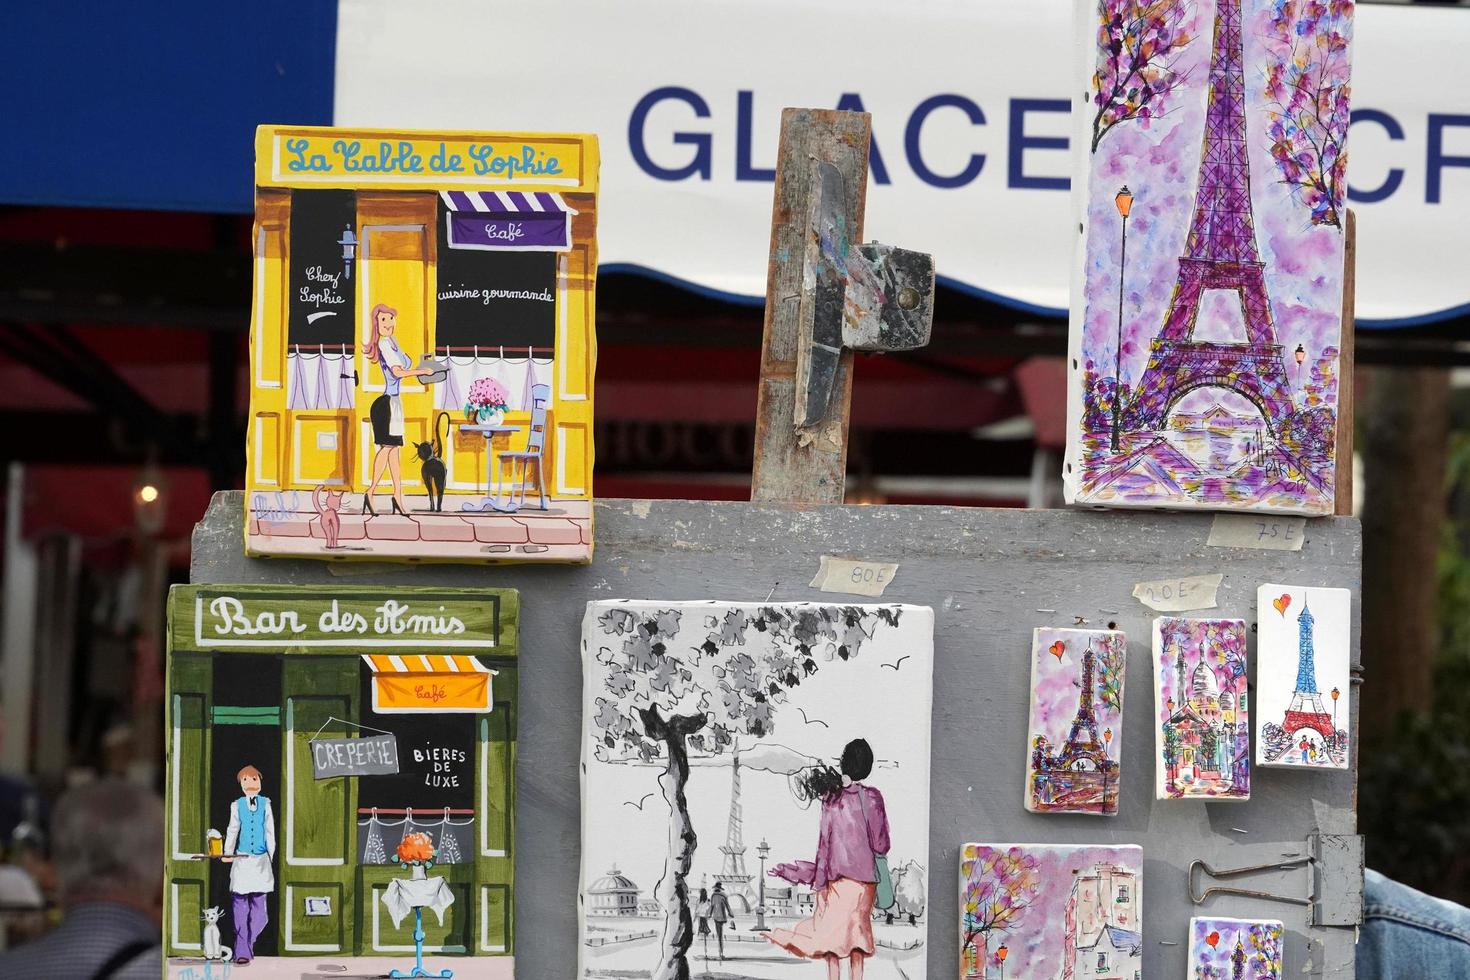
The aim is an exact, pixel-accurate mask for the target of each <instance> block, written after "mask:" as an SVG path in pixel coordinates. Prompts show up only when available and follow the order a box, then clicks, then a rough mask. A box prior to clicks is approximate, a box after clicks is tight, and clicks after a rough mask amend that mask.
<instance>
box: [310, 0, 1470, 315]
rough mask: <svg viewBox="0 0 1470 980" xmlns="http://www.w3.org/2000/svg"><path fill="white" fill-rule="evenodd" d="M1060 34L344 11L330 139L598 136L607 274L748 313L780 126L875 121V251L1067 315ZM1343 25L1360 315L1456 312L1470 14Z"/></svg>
mask: <svg viewBox="0 0 1470 980" xmlns="http://www.w3.org/2000/svg"><path fill="white" fill-rule="evenodd" d="M1199 2H1201V3H1208V2H1209V0H1199ZM1248 2H1265V0H1248ZM1070 11H1071V4H1070V3H1069V2H1068V0H1025V2H1014V0H1009V2H1001V0H967V2H957V0H927V2H924V3H911V4H896V3H879V2H877V0H844V2H837V0H780V2H775V0H703V2H700V3H696V4H688V3H676V2H673V0H619V2H617V3H593V2H587V0H581V2H579V0H540V2H537V3H516V4H512V3H503V2H502V3H485V2H483V0H478V2H477V0H434V2H423V3H412V4H408V3H395V2H392V0H341V3H340V6H339V13H338V37H337V81H336V107H335V122H336V124H337V125H340V126H399V127H414V128H437V129H499V130H507V129H509V130H531V131H536V130H540V131H563V132H566V131H570V132H590V133H596V134H598V135H599V137H600V138H601V142H602V181H603V183H602V191H603V193H602V195H601V198H600V200H599V208H600V209H601V214H600V215H599V226H598V239H599V249H600V253H601V261H602V264H603V268H604V269H627V268H630V267H637V268H639V269H642V270H646V271H650V272H652V273H655V274H658V275H661V276H665V277H668V278H671V279H675V280H678V281H681V282H683V283H686V284H690V285H693V286H696V287H699V288H703V289H708V290H713V291H715V292H718V293H725V294H732V295H734V296H737V297H746V298H757V299H758V298H760V297H762V296H763V295H764V293H765V277H766V256H767V250H768V247H769V242H770V217H771V181H772V171H771V168H772V167H773V166H774V162H775V157H776V141H777V137H778V133H779V128H780V113H781V109H782V107H784V106H809V107H817V108H821V107H840V108H849V109H858V108H861V109H866V110H867V111H869V112H871V113H872V114H873V141H874V152H873V156H872V161H871V170H870V174H869V188H868V206H867V218H866V223H865V231H866V237H867V238H869V239H877V240H880V241H884V242H888V243H891V244H894V245H901V246H904V247H907V248H914V249H920V250H923V251H927V252H932V253H933V254H934V257H935V262H936V264H937V266H938V271H939V273H940V276H941V277H942V280H943V281H944V282H946V283H948V284H949V285H953V286H956V287H959V288H961V289H965V290H968V291H971V292H976V293H981V294H984V295H986V296H989V297H992V298H995V299H999V300H1002V301H1004V302H1007V303H1009V304H1011V305H1015V306H1020V307H1022V308H1032V309H1035V310H1037V311H1038V312H1040V313H1045V314H1047V315H1052V316H1058V317H1061V316H1065V315H1066V312H1065V311H1066V308H1067V305H1068V292H1069V283H1068V276H1069V272H1070V269H1071V268H1072V264H1071V256H1072V243H1073V238H1074V237H1075V236H1073V235H1070V234H1069V233H1068V223H1069V218H1068V214H1069V211H1068V202H1067V188H1068V184H1069V180H1068V175H1069V174H1070V173H1071V171H1072V163H1071V159H1070V154H1069V150H1068V149H1067V146H1068V139H1069V136H1070V134H1071V132H1072V130H1071V125H1070V122H1069V118H1068V117H1069V111H1068V109H1069V106H1070V105H1071V104H1074V103H1076V102H1077V101H1078V99H1079V97H1080V96H1081V94H1082V93H1069V92H1068V91H1067V87H1068V84H1069V78H1070V77H1071V65H1072V61H1071V60H1070V59H1071V58H1072V57H1073V55H1074V53H1075V50H1076V49H1075V44H1076V43H1077V42H1076V40H1075V38H1076V36H1077V35H1076V33H1075V32H1074V30H1073V27H1072V23H1071V12H1070ZM1357 17H1358V20H1357V25H1356V37H1355V46H1356V51H1355V54H1354V83H1353V89H1354V91H1353V105H1354V117H1355V123H1354V126H1353V129H1352V139H1351V162H1350V164H1349V167H1348V176H1349V185H1350V199H1349V203H1350V204H1351V206H1352V207H1353V208H1354V209H1355V210H1356V211H1357V213H1358V294H1357V309H1358V316H1359V318H1360V320H1362V321H1379V324H1380V325H1384V326H1388V325H1406V324H1409V323H1413V322H1417V321H1420V320H1423V319H1437V318H1440V317H1443V316H1445V315H1448V314H1451V313H1464V312H1470V271H1467V268H1470V267H1467V261H1470V258H1467V257H1470V60H1467V57H1466V54H1465V52H1466V51H1467V50H1470V11H1466V10H1464V9H1455V8H1422V7H1401V6H1369V5H1363V4H1360V5H1359V6H1358V8H1357Z"/></svg>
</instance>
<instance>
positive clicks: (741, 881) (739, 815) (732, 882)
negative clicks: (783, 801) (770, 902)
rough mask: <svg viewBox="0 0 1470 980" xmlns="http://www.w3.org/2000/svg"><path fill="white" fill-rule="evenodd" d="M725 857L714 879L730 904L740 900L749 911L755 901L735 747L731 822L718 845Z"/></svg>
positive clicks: (737, 754)
mask: <svg viewBox="0 0 1470 980" xmlns="http://www.w3.org/2000/svg"><path fill="white" fill-rule="evenodd" d="M720 853H721V854H724V855H725V861H724V863H723V864H722V865H721V867H720V873H719V874H717V875H715V880H716V881H718V882H721V883H723V884H724V886H725V895H726V897H728V898H729V900H730V903H731V904H732V905H735V904H742V905H744V908H743V909H741V911H743V912H750V911H751V909H753V908H755V905H756V901H757V899H756V894H755V888H754V887H753V886H752V885H751V883H750V882H751V878H752V876H751V875H749V874H747V873H746V871H745V811H744V808H743V807H742V806H741V803H740V749H738V748H737V749H735V752H734V757H733V759H732V760H731V763H730V823H729V825H728V826H727V827H726V829H725V843H723V844H721V845H720Z"/></svg>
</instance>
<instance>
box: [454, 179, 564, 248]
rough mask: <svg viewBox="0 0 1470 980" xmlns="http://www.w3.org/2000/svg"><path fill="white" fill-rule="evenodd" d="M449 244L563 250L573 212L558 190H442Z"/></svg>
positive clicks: (464, 246) (461, 246) (456, 245)
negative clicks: (554, 192)
mask: <svg viewBox="0 0 1470 980" xmlns="http://www.w3.org/2000/svg"><path fill="white" fill-rule="evenodd" d="M439 197H440V198H441V199H442V200H443V201H444V205H445V207H446V208H447V209H448V212H447V213H446V214H445V216H444V218H445V221H446V222H447V228H448V241H449V247H450V248H474V249H494V250H514V251H523V252H525V251H536V252H550V251H556V252H560V251H564V250H565V249H568V248H570V247H571V244H572V215H574V214H576V213H577V212H576V211H575V210H574V209H573V208H572V207H571V206H569V205H568V204H567V203H566V201H564V200H562V197H561V195H560V194H552V193H548V192H546V191H532V192H522V191H441V192H440V193H439Z"/></svg>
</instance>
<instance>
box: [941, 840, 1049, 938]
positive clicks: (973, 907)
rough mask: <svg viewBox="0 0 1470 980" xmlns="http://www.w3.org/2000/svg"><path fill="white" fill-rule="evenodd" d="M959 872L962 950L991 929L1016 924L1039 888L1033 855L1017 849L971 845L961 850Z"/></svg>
mask: <svg viewBox="0 0 1470 980" xmlns="http://www.w3.org/2000/svg"><path fill="white" fill-rule="evenodd" d="M960 871H961V872H962V873H963V874H964V876H965V884H964V889H963V891H962V892H961V893H960V912H961V914H962V916H963V918H962V922H963V927H962V931H961V932H962V939H963V942H962V944H961V947H960V948H961V949H965V950H968V949H970V948H971V947H972V946H975V944H976V942H977V941H978V940H979V939H980V938H981V937H985V938H986V939H988V938H989V936H990V934H991V933H992V932H1004V931H1005V930H1006V929H1008V928H1010V927H1011V926H1013V925H1015V923H1016V920H1018V919H1019V918H1020V917H1021V916H1022V914H1024V913H1025V911H1026V909H1027V908H1029V907H1030V905H1031V903H1032V902H1034V901H1035V900H1036V893H1037V892H1038V891H1039V890H1040V888H1041V880H1040V872H1039V871H1038V869H1037V861H1036V855H1034V854H1027V853H1026V852H1024V851H1022V850H1020V849H1019V848H1014V847H1012V848H1009V849H1007V850H1004V851H1002V850H998V849H996V848H992V847H984V846H977V845H970V846H968V847H966V848H965V849H964V853H963V856H962V857H961V860H960Z"/></svg>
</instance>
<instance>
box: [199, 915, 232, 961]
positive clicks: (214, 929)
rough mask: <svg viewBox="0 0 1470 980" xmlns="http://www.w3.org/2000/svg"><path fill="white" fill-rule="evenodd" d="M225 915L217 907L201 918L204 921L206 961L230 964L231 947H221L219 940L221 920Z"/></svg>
mask: <svg viewBox="0 0 1470 980" xmlns="http://www.w3.org/2000/svg"><path fill="white" fill-rule="evenodd" d="M223 914H224V911H223V910H222V909H220V908H219V906H215V907H214V908H210V909H205V910H204V915H203V916H201V918H202V919H204V958H205V959H206V960H223V961H226V962H228V961H229V959H230V953H231V952H232V951H231V949H230V947H228V946H224V945H221V943H220V939H219V919H220V916H221V915H223Z"/></svg>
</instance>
